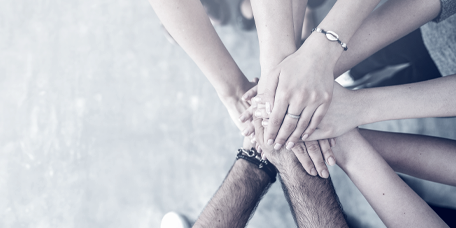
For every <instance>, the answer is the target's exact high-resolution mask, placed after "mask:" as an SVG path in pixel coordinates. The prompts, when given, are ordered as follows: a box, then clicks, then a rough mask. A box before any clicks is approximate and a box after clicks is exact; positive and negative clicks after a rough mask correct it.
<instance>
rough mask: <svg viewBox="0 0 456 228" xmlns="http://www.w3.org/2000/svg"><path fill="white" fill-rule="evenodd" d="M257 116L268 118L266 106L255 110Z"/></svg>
mask: <svg viewBox="0 0 456 228" xmlns="http://www.w3.org/2000/svg"><path fill="white" fill-rule="evenodd" d="M254 115H255V118H261V119H267V118H268V117H269V115H268V114H267V113H266V110H265V109H264V108H257V109H256V110H255V112H254Z"/></svg>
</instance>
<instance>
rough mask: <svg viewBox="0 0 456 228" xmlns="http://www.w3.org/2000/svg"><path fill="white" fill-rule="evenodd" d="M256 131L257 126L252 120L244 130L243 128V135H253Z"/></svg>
mask: <svg viewBox="0 0 456 228" xmlns="http://www.w3.org/2000/svg"><path fill="white" fill-rule="evenodd" d="M254 132H255V128H254V127H253V124H252V123H251V122H250V123H248V124H247V127H246V128H244V130H242V135H243V136H246V137H247V136H251V135H252V134H254Z"/></svg>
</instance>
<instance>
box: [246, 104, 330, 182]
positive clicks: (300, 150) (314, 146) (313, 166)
mask: <svg viewBox="0 0 456 228" xmlns="http://www.w3.org/2000/svg"><path fill="white" fill-rule="evenodd" d="M256 98H257V99H258V98H259V97H256ZM252 100H253V105H252V106H251V107H250V108H249V109H248V112H254V113H255V117H254V121H257V122H258V123H259V124H257V125H258V126H257V125H255V130H256V131H255V134H256V138H257V140H261V142H264V141H263V136H262V135H263V132H264V128H267V126H268V122H269V120H268V119H267V113H266V112H265V110H264V109H265V107H264V106H265V105H264V104H261V103H260V104H257V107H256V108H253V107H254V106H255V98H254V99H252ZM263 127H264V128H263ZM258 133H261V134H260V135H258ZM260 144H261V143H259V144H257V146H259V147H257V150H258V151H262V148H263V147H264V148H267V147H270V148H272V146H268V145H263V146H260ZM334 144H335V141H334V139H331V140H326V139H325V140H319V141H309V142H305V143H303V142H302V141H299V142H297V145H296V146H294V147H293V148H292V149H291V151H292V152H293V153H294V154H295V156H296V157H297V158H298V160H299V162H300V163H301V165H302V166H303V167H304V169H305V170H306V172H307V173H309V174H310V175H312V176H316V175H317V174H319V175H320V176H321V177H323V178H327V177H329V172H328V169H327V167H326V165H325V161H326V163H328V164H329V165H335V163H336V160H335V156H334V154H333V152H332V150H331V147H332V146H334ZM288 150H289V149H288V148H287V150H281V151H280V153H289V151H288ZM273 154H274V156H275V157H277V156H278V155H277V154H279V153H277V152H276V153H273ZM322 155H323V156H322ZM269 156H270V155H269ZM269 156H268V155H266V157H267V158H268V159H270V157H269ZM281 162H285V161H281ZM273 164H274V162H273Z"/></svg>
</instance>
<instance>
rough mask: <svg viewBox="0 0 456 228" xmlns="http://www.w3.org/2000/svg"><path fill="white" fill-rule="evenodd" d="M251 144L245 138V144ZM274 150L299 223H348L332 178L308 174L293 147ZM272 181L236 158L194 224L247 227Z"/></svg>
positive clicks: (341, 225) (343, 224)
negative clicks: (288, 149) (279, 151)
mask: <svg viewBox="0 0 456 228" xmlns="http://www.w3.org/2000/svg"><path fill="white" fill-rule="evenodd" d="M301 145H302V142H301ZM252 146H253V144H251V143H250V140H249V139H248V138H245V139H244V144H243V148H246V149H248V148H251V147H252ZM275 154H276V155H277V156H273V155H271V156H270V157H271V160H272V161H274V164H275V165H276V166H277V169H278V170H279V175H280V179H281V181H282V187H283V189H284V192H285V195H286V197H287V199H288V202H289V203H290V208H291V210H292V213H293V217H294V219H295V221H296V223H297V224H298V227H347V225H346V222H345V219H344V216H343V213H342V209H341V207H340V204H339V201H338V199H337V195H336V193H335V191H334V187H333V186H332V183H331V180H329V179H321V178H319V177H312V176H309V175H307V174H306V173H305V171H304V170H303V168H302V166H301V165H300V163H299V161H298V159H297V158H296V156H295V155H294V154H293V153H292V152H290V151H286V150H284V153H275ZM269 181H270V180H269V176H268V175H267V174H266V173H265V172H264V171H262V170H260V169H258V168H257V167H255V165H253V164H251V163H249V162H247V161H245V160H243V159H239V160H237V161H236V162H235V163H234V165H233V167H232V168H231V170H230V171H229V173H228V175H227V176H226V178H225V180H224V181H223V183H222V185H221V186H220V188H219V189H218V190H217V192H216V193H215V195H214V196H213V197H212V199H211V200H210V201H209V203H208V204H207V206H206V207H205V208H204V210H203V212H202V213H201V215H200V216H199V218H198V220H197V221H196V223H195V225H194V226H193V227H245V226H246V224H247V222H248V220H249V219H250V218H251V216H252V214H253V212H254V211H255V208H256V207H257V205H258V203H259V201H260V200H261V198H262V196H263V195H264V194H265V193H266V191H267V189H268V188H269V186H270V184H269Z"/></svg>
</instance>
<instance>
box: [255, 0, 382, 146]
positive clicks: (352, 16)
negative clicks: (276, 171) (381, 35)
mask: <svg viewBox="0 0 456 228" xmlns="http://www.w3.org/2000/svg"><path fill="white" fill-rule="evenodd" d="M377 3H378V0H374V1H345V0H342V1H337V2H336V4H335V5H334V7H333V8H332V9H331V11H330V12H329V13H328V15H327V16H326V17H325V19H324V20H323V21H322V22H321V24H320V25H319V27H321V28H322V29H325V30H331V31H336V32H337V33H338V34H339V37H340V40H342V41H343V42H349V41H350V38H351V36H352V35H353V34H354V33H355V31H356V29H357V28H358V27H359V26H360V25H361V23H362V22H363V20H364V19H365V18H366V17H367V16H368V14H369V13H370V12H371V11H372V10H373V8H374V7H375V6H376V5H377ZM342 52H343V48H342V47H341V46H340V45H339V44H338V43H334V42H330V41H328V40H327V39H326V37H325V36H324V35H323V34H320V33H318V34H317V33H312V34H311V35H310V36H309V37H308V38H307V40H306V42H304V44H303V45H302V46H301V47H300V48H299V50H298V51H296V52H295V53H294V54H292V55H290V56H288V57H287V58H286V59H285V60H283V61H282V62H281V63H280V64H278V65H277V66H276V67H275V68H273V69H272V70H271V71H270V73H269V74H268V76H267V77H266V79H267V81H266V82H264V83H262V82H261V81H260V84H259V88H258V91H259V92H258V93H259V94H261V92H260V91H261V90H263V89H262V88H261V87H262V85H264V86H265V89H264V91H265V94H264V95H265V102H266V104H268V106H269V107H271V108H270V109H268V108H267V110H269V111H271V112H270V113H271V114H270V121H269V122H270V127H269V128H268V129H267V130H266V133H265V139H264V140H265V141H269V140H271V141H273V143H275V144H280V145H284V144H285V143H286V142H293V143H295V142H296V141H298V140H299V139H301V138H303V139H306V138H307V136H308V135H310V134H311V133H312V132H313V130H314V129H315V128H316V126H317V125H318V123H319V122H320V120H321V118H322V117H323V116H324V114H325V112H326V110H327V109H328V107H329V103H330V101H331V97H332V87H333V81H334V80H333V70H334V66H335V64H336V62H337V60H338V58H339V57H340V55H341V54H342ZM279 78H280V81H279ZM286 114H293V115H300V118H299V120H297V121H296V120H292V118H291V119H290V118H289V115H286ZM311 119H312V121H311ZM286 121H288V122H291V121H295V122H294V126H292V124H288V123H285V122H286ZM282 122H283V123H282ZM309 123H310V124H309ZM288 126H290V127H288ZM306 129H307V130H306ZM304 130H306V131H305V132H304Z"/></svg>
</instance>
